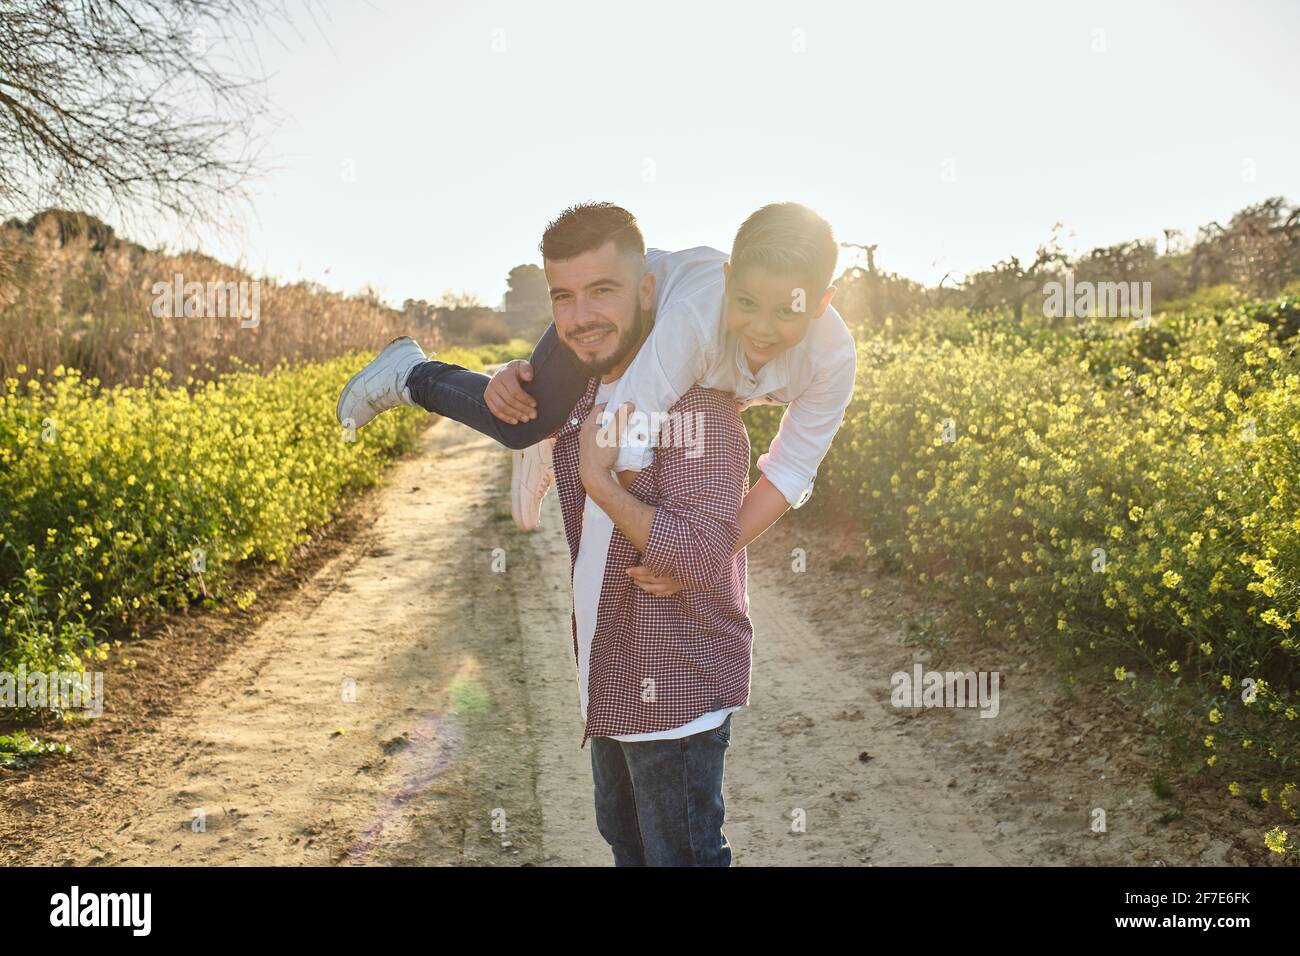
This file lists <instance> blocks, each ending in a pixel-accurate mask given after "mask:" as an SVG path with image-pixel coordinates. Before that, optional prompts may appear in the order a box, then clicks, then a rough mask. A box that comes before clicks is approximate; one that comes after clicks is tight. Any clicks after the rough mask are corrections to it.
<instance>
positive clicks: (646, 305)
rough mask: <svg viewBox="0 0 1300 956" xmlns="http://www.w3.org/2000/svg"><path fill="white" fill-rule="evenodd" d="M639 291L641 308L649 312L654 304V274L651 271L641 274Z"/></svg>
mask: <svg viewBox="0 0 1300 956" xmlns="http://www.w3.org/2000/svg"><path fill="white" fill-rule="evenodd" d="M639 292H640V294H641V308H642V310H644V311H646V312H649V311H650V310H651V309H653V308H654V304H655V274H654V273H653V272H649V271H647V272H646V273H645V274H644V275H642V276H641V287H640V290H639Z"/></svg>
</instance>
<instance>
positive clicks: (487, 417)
mask: <svg viewBox="0 0 1300 956" xmlns="http://www.w3.org/2000/svg"><path fill="white" fill-rule="evenodd" d="M530 364H531V365H532V367H533V380H532V381H531V382H529V383H527V384H526V385H525V386H524V387H525V388H526V389H527V390H528V393H529V394H530V395H532V396H533V398H534V399H536V400H537V417H536V418H534V419H533V420H532V421H531V422H521V423H519V424H518V425H509V424H507V423H505V422H503V421H501V420H500V419H499V418H497V417H496V416H495V415H493V414H492V412H491V410H490V409H489V408H488V406H487V403H486V402H485V401H484V400H483V392H484V390H485V389H486V388H487V384H488V382H490V381H491V379H490V378H489V377H488V376H487V375H484V374H483V373H481V372H471V371H469V370H468V369H465V368H462V367H461V366H459V365H451V364H448V363H447V362H438V361H435V360H429V361H427V362H423V363H421V364H420V365H417V366H415V368H413V369H412V370H411V373H410V375H409V376H408V377H407V379H406V387H407V389H408V390H409V392H410V396H411V401H413V402H414V403H415V404H416V405H419V406H420V407H421V408H423V409H425V410H426V411H430V412H434V413H435V414H438V415H443V416H445V417H447V418H450V419H452V420H454V421H458V422H460V423H461V424H463V425H468V426H469V427H470V428H473V429H474V430H475V431H478V432H482V433H483V434H484V435H487V436H488V437H489V438H493V439H495V440H496V441H498V442H500V443H501V444H503V445H505V446H506V447H507V448H515V449H519V448H527V447H529V446H530V445H535V444H537V443H538V442H539V441H541V440H542V439H544V438H546V437H548V436H550V435H551V434H553V433H554V432H556V431H558V430H559V428H560V426H561V425H563V424H564V419H565V416H566V415H568V414H569V412H571V411H572V410H573V406H574V405H576V404H578V399H579V398H581V397H582V393H583V392H584V391H585V390H586V387H587V376H586V375H585V374H584V373H583V372H582V370H581V369H580V368H579V367H578V363H577V359H576V358H575V357H574V355H573V353H572V352H570V351H569V350H568V349H567V348H565V346H564V345H563V344H561V342H560V339H559V336H558V335H557V334H556V332H555V326H554V324H552V325H550V326H548V327H547V329H546V332H545V333H544V334H543V335H542V337H541V339H540V340H538V342H537V345H536V346H535V347H534V348H533V355H532V358H531V360H530Z"/></svg>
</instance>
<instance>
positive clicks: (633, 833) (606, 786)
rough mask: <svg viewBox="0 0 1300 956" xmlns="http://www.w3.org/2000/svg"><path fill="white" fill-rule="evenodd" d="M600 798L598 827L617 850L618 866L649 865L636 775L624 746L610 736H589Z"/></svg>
mask: <svg viewBox="0 0 1300 956" xmlns="http://www.w3.org/2000/svg"><path fill="white" fill-rule="evenodd" d="M588 743H589V744H590V746H591V779H592V784H593V789H594V791H595V797H596V829H598V830H599V831H600V835H601V836H602V837H604V838H605V842H606V843H608V844H609V845H610V847H611V848H612V849H613V851H614V865H615V866H645V852H644V850H643V849H642V847H641V831H640V828H639V825H638V824H637V816H636V800H635V799H634V797H633V794H632V778H631V777H629V776H628V772H627V761H626V760H625V759H624V757H623V745H622V744H621V743H619V742H618V741H617V740H614V739H612V738H610V737H591V738H588Z"/></svg>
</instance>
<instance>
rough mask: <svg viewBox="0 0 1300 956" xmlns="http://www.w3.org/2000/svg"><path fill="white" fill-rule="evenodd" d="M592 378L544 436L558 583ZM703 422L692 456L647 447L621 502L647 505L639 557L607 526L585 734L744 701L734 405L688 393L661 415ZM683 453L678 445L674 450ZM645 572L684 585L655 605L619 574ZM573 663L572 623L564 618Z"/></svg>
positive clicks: (745, 447)
mask: <svg viewBox="0 0 1300 956" xmlns="http://www.w3.org/2000/svg"><path fill="white" fill-rule="evenodd" d="M597 384H598V380H597V379H594V378H593V379H592V380H591V381H590V382H589V383H588V385H587V391H586V393H585V394H584V395H583V396H582V398H581V399H579V400H578V404H577V405H575V406H574V408H573V411H572V412H571V413H570V415H569V418H568V421H567V422H566V423H565V425H564V426H563V427H562V428H560V430H559V431H557V432H556V433H555V436H554V437H555V448H554V452H553V460H554V467H555V485H556V489H557V491H558V492H559V495H560V510H561V512H562V513H563V515H564V534H565V537H567V538H568V540H569V558H570V563H569V585H570V593H572V586H573V566H574V564H576V562H577V560H578V544H579V542H580V540H581V537H582V512H583V508H584V506H585V505H586V501H587V495H586V491H585V490H584V489H583V485H582V477H581V474H580V472H579V466H578V446H579V434H580V432H581V426H582V422H583V421H584V420H585V419H586V417H587V414H588V413H589V412H590V411H591V407H592V405H593V403H594V399H595V395H596V389H597ZM670 411H671V412H676V413H679V414H680V415H683V416H686V415H689V416H690V418H691V420H692V421H699V422H700V423H701V425H702V427H701V428H699V429H698V430H697V433H696V434H695V435H694V436H693V437H694V440H695V442H696V445H695V447H693V448H688V447H669V446H667V445H665V446H662V447H659V448H656V449H655V454H654V460H653V461H652V462H651V464H650V466H649V467H648V468H646V469H645V470H644V471H642V472H641V473H640V474H638V475H637V477H636V480H635V481H634V482H633V483H632V484H631V486H630V487H629V488H628V491H629V493H631V494H632V495H634V496H635V497H637V498H639V499H640V500H641V501H644V502H645V503H646V504H649V505H653V506H654V508H655V515H654V521H653V522H652V524H651V527H650V537H649V539H648V540H647V542H646V550H645V554H644V555H641V554H638V552H637V550H636V548H635V547H634V546H633V545H632V543H631V542H630V541H628V539H627V538H626V537H624V535H623V533H622V532H621V531H619V530H618V528H617V527H615V529H614V532H613V534H612V535H611V537H610V542H609V552H608V556H607V558H606V561H605V579H604V581H603V583H602V585H601V592H600V603H599V606H598V608H597V611H596V631H595V634H594V635H593V637H592V642H591V660H590V666H589V669H588V681H587V723H586V727H585V728H584V729H583V734H582V744H581V746H584V747H585V746H586V744H587V738H588V737H613V736H618V735H621V734H641V733H653V732H656V731H661V730H670V729H672V728H674V727H680V726H681V725H682V724H685V723H687V722H688V721H691V720H694V719H695V718H697V717H700V716H702V715H703V714H707V713H709V712H711V711H714V710H720V709H722V708H724V707H735V706H740V705H744V704H748V703H749V680H750V662H751V658H752V653H753V643H754V630H753V627H752V626H751V625H750V623H749V595H748V594H747V591H746V565H745V552H744V551H743V550H742V551H741V552H740V553H739V554H736V555H732V553H731V551H732V549H733V548H734V547H735V545H736V540H737V538H739V536H740V532H739V529H738V528H737V526H736V515H737V514H738V513H739V511H740V503H741V501H742V500H743V499H744V497H745V492H746V491H747V490H748V488H749V435H748V433H747V432H746V431H745V425H744V423H743V422H742V421H741V420H740V414H739V412H738V411H737V410H736V401H735V399H734V398H733V397H732V396H730V395H727V394H725V393H723V392H717V391H712V390H710V389H704V388H700V387H698V386H696V387H695V388H692V389H691V390H690V391H688V392H687V393H686V394H685V395H683V396H682V397H681V400H680V401H678V402H677V404H676V405H674V406H673V407H672V409H670ZM677 444H679V445H680V444H682V443H680V442H679V443H677ZM635 564H644V565H646V566H647V567H649V568H650V569H651V570H652V571H654V572H655V573H656V574H668V575H671V576H672V577H673V578H675V579H676V580H677V581H678V583H680V584H681V585H682V586H683V588H682V590H680V591H678V592H677V593H676V594H674V595H672V596H671V597H655V596H654V595H651V594H647V593H646V592H645V591H642V590H641V589H640V588H638V587H636V586H635V584H634V583H633V581H632V579H631V578H630V577H628V575H627V574H625V573H624V572H625V571H626V570H627V568H629V567H631V566H632V565H635ZM570 626H571V636H572V638H573V659H574V663H575V664H576V663H577V660H578V631H577V621H576V619H575V618H574V617H572V616H571V617H570Z"/></svg>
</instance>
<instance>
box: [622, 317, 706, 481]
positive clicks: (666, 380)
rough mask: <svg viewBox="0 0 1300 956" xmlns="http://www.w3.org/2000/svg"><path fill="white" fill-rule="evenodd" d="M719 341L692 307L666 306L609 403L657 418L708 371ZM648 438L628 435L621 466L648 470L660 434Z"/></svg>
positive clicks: (643, 418)
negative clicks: (636, 439)
mask: <svg viewBox="0 0 1300 956" xmlns="http://www.w3.org/2000/svg"><path fill="white" fill-rule="evenodd" d="M715 350H716V346H715V344H714V343H713V342H712V341H711V340H710V336H709V329H708V328H707V326H706V325H705V324H704V323H702V322H701V321H700V318H699V317H698V316H697V315H696V313H695V311H694V310H693V309H688V308H680V307H676V306H674V305H671V304H669V305H667V306H666V307H663V308H662V309H661V310H660V312H659V314H658V316H657V317H656V319H655V327H654V329H653V330H652V331H651V333H650V336H649V338H647V339H646V341H645V344H643V345H642V346H641V350H640V351H639V352H638V353H637V355H636V358H634V359H633V360H632V364H631V365H629V366H628V368H627V371H626V372H624V373H623V375H622V377H621V378H619V380H618V383H617V384H616V385H615V386H614V389H613V391H612V392H611V393H610V396H609V403H608V407H609V408H611V409H614V408H618V407H620V406H621V405H623V404H624V403H625V402H626V403H631V404H632V406H633V407H634V408H635V409H636V410H637V411H638V412H640V413H641V415H642V416H644V417H642V418H641V421H643V422H653V421H655V417H654V416H655V415H656V414H658V415H661V416H662V415H663V414H664V413H666V412H667V411H668V410H669V409H670V408H672V407H673V406H674V405H676V404H677V402H678V401H679V400H680V399H681V397H682V396H683V395H685V394H686V393H687V392H688V391H690V390H691V388H692V387H693V386H694V385H695V384H696V383H698V382H699V381H700V379H702V378H703V377H704V374H705V372H706V371H707V370H708V367H709V362H710V361H711V360H712V356H713V354H714V353H715ZM647 437H648V438H649V442H648V443H647V442H631V441H627V440H626V439H625V440H624V442H623V443H621V444H620V446H619V451H618V460H617V464H616V465H615V466H614V467H615V469H616V470H617V471H643V470H644V469H645V468H646V467H647V466H648V465H649V464H650V460H651V458H652V456H653V451H654V446H655V444H656V440H655V439H656V436H655V435H653V434H651V435H649V436H647Z"/></svg>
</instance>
